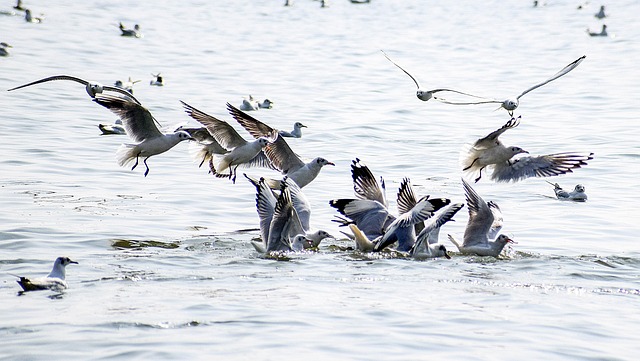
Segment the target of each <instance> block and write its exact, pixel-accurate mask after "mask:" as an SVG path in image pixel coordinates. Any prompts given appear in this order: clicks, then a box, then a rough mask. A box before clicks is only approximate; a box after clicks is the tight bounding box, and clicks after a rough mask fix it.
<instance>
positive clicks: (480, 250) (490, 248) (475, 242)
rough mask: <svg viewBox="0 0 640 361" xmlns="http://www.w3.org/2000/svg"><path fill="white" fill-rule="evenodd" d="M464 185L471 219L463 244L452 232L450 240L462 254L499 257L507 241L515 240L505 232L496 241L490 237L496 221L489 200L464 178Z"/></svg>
mask: <svg viewBox="0 0 640 361" xmlns="http://www.w3.org/2000/svg"><path fill="white" fill-rule="evenodd" d="M462 186H463V187H464V191H465V194H466V198H467V208H468V209H469V221H468V222H467V227H466V229H465V231H464V241H463V242H462V244H460V243H459V242H458V241H457V240H456V239H455V238H454V237H453V236H452V235H450V234H449V235H448V236H449V240H450V241H451V242H452V243H453V244H454V245H455V246H456V247H457V248H458V250H459V251H460V253H462V254H475V255H478V256H493V257H498V256H499V255H500V252H502V249H503V248H504V246H506V245H507V243H514V242H513V240H512V239H511V238H509V237H507V236H506V235H504V234H501V235H499V236H498V238H497V239H496V240H495V241H494V240H493V238H491V237H489V232H490V231H491V227H492V225H493V221H494V219H493V212H492V211H491V209H490V208H489V205H488V204H487V202H485V201H484V199H482V198H481V197H480V195H478V193H476V191H475V190H474V189H473V188H471V185H469V183H467V182H466V181H465V180H464V179H462Z"/></svg>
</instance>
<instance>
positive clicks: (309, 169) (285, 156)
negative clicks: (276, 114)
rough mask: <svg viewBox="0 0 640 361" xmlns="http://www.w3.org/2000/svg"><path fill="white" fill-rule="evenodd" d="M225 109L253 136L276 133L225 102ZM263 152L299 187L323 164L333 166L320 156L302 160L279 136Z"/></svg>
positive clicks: (315, 175) (307, 182)
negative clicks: (307, 160)
mask: <svg viewBox="0 0 640 361" xmlns="http://www.w3.org/2000/svg"><path fill="white" fill-rule="evenodd" d="M227 110H229V113H231V115H232V116H233V117H234V118H235V119H236V120H237V121H238V123H240V125H242V126H243V127H244V128H245V129H246V130H247V131H248V132H249V133H250V134H251V135H252V136H253V137H254V138H260V137H265V136H269V135H270V134H273V133H274V132H276V134H277V131H276V130H275V129H273V128H271V127H270V126H268V125H266V124H264V123H263V122H261V121H259V120H257V119H256V118H253V117H252V116H250V115H248V114H247V113H245V112H243V111H241V110H240V109H238V108H236V107H234V106H233V105H231V104H229V103H227ZM264 153H265V155H266V156H267V158H269V161H270V162H271V165H272V166H273V167H274V168H275V169H277V170H279V171H280V172H281V173H282V174H283V175H286V176H288V177H289V178H290V179H291V180H293V181H294V182H296V184H298V186H299V187H300V188H303V187H305V186H306V185H307V184H309V183H311V181H313V180H314V179H315V178H316V177H317V176H318V174H319V173H320V170H321V169H322V167H324V166H325V165H333V166H335V164H334V163H332V162H330V161H328V160H326V159H324V158H321V157H317V158H314V159H313V160H311V161H310V162H308V163H305V162H303V161H302V160H301V159H300V157H299V156H298V155H297V154H295V153H294V152H293V150H291V148H290V147H289V145H288V144H287V142H286V141H285V140H284V138H282V137H281V136H278V137H277V139H276V140H275V141H274V142H273V143H269V144H268V145H267V146H266V147H265V148H264Z"/></svg>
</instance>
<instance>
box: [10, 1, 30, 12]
mask: <svg viewBox="0 0 640 361" xmlns="http://www.w3.org/2000/svg"><path fill="white" fill-rule="evenodd" d="M13 8H14V9H16V10H18V11H25V10H27V9H25V8H24V7H23V6H22V0H18V1H17V2H16V6H14V7H13Z"/></svg>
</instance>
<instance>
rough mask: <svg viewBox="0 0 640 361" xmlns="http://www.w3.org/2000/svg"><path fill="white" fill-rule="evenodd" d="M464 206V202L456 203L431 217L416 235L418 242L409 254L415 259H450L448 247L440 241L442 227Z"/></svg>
mask: <svg viewBox="0 0 640 361" xmlns="http://www.w3.org/2000/svg"><path fill="white" fill-rule="evenodd" d="M462 207H464V204H462V203H454V204H451V205H449V207H447V208H445V209H444V210H443V211H442V212H440V213H437V214H436V215H434V216H433V217H431V218H430V219H429V222H428V224H427V225H426V227H425V228H424V229H423V230H422V231H421V232H420V233H419V234H418V235H417V236H416V242H415V243H414V245H413V246H412V247H411V249H410V250H409V255H410V256H411V257H413V258H415V259H426V258H437V257H445V258H447V259H450V258H451V256H449V253H448V252H447V248H446V247H445V246H444V245H443V244H440V243H438V234H439V233H440V227H442V226H443V225H444V224H445V223H447V222H448V221H450V220H452V218H453V216H454V215H455V214H456V213H458V211H459V210H460V209H462Z"/></svg>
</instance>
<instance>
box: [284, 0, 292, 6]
mask: <svg viewBox="0 0 640 361" xmlns="http://www.w3.org/2000/svg"><path fill="white" fill-rule="evenodd" d="M284 6H293V1H291V0H285V1H284Z"/></svg>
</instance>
